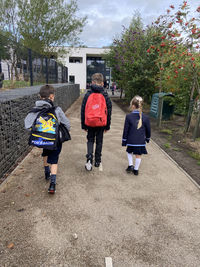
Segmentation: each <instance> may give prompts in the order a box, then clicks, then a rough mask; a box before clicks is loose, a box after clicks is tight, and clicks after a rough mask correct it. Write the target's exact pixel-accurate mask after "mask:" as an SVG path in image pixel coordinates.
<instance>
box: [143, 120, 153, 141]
mask: <svg viewBox="0 0 200 267" xmlns="http://www.w3.org/2000/svg"><path fill="white" fill-rule="evenodd" d="M144 125H145V134H146V142H147V143H149V140H150V138H151V125H150V120H149V118H148V117H146V118H145V124H144Z"/></svg>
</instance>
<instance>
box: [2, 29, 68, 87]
mask: <svg viewBox="0 0 200 267" xmlns="http://www.w3.org/2000/svg"><path fill="white" fill-rule="evenodd" d="M2 72H3V74H4V80H5V81H6V80H11V81H24V82H26V83H27V84H30V85H31V86H32V85H37V84H40V83H66V82H68V69H67V67H65V66H64V65H62V64H61V63H60V62H58V61H57V60H56V59H54V58H53V56H51V57H47V56H43V55H41V54H38V53H36V52H35V51H33V50H31V49H30V48H27V47H24V46H23V45H21V44H19V43H16V42H14V41H13V40H11V39H9V38H7V37H5V36H3V35H2V34H0V73H2ZM5 84H6V82H5Z"/></svg>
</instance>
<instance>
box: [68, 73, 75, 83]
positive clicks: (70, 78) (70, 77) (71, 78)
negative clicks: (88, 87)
mask: <svg viewBox="0 0 200 267" xmlns="http://www.w3.org/2000/svg"><path fill="white" fill-rule="evenodd" d="M69 82H70V83H75V76H72V75H70V76H69Z"/></svg>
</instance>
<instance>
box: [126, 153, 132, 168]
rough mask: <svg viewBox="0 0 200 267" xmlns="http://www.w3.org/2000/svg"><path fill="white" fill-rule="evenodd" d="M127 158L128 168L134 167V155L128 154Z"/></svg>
mask: <svg viewBox="0 0 200 267" xmlns="http://www.w3.org/2000/svg"><path fill="white" fill-rule="evenodd" d="M127 157H128V166H132V165H133V155H132V153H128V152H127Z"/></svg>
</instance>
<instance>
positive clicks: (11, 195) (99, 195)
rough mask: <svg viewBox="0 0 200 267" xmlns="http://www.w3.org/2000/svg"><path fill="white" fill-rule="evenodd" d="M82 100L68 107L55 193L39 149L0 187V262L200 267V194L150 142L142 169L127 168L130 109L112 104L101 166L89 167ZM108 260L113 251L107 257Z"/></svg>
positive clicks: (10, 265)
mask: <svg viewBox="0 0 200 267" xmlns="http://www.w3.org/2000/svg"><path fill="white" fill-rule="evenodd" d="M80 104H81V99H79V100H78V101H77V102H76V103H75V104H74V105H73V106H72V107H71V108H70V109H69V110H68V112H67V114H68V115H69V118H70V120H71V124H72V132H71V134H72V141H70V142H67V143H65V144H64V147H63V151H62V154H61V157H60V168H59V174H58V180H57V182H58V185H57V193H56V195H54V196H51V195H48V194H47V188H48V183H46V182H45V180H44V177H43V169H42V163H41V158H40V151H39V150H38V149H33V151H32V152H31V153H30V154H29V155H28V156H27V157H26V158H25V160H24V161H23V162H22V163H21V164H20V166H19V167H18V168H17V169H16V170H15V171H14V172H13V173H12V174H11V175H10V177H9V179H8V180H7V181H8V183H7V184H4V185H3V186H1V187H0V188H1V189H0V203H1V205H0V266H1V267H3V266H7V267H14V266H20V267H21V266H27V267H37V266H42V267H59V266H60V267H61V266H62V267H67V266H69V267H82V266H83V267H97V266H98V267H101V266H102V267H103V266H105V258H106V257H111V258H112V262H113V266H114V267H135V266H142V267H143V266H144V267H146V266H153V267H154V266H159V267H163V266H166V267H168V266H176V267H177V266H180V267H183V266H188V267H198V266H200V227H199V225H200V194H199V189H198V188H197V187H196V186H195V185H194V184H193V183H192V182H191V181H190V180H189V179H188V177H187V176H186V175H185V174H184V173H183V172H182V171H181V170H180V169H179V168H178V167H177V166H176V165H175V164H174V163H173V162H172V161H171V160H170V159H169V158H168V157H167V156H166V155H165V154H164V153H163V152H162V151H161V150H160V149H159V148H158V147H157V146H156V145H154V144H153V143H150V144H149V145H148V148H147V149H148V152H149V154H148V155H147V156H144V157H143V160H142V164H141V169H140V175H139V176H138V177H137V176H134V175H128V174H126V172H125V168H126V167H127V159H126V153H125V148H123V147H121V135H122V129H123V123H124V117H125V114H124V113H123V111H121V110H120V109H119V108H118V107H117V106H116V105H115V104H113V116H112V129H111V131H110V132H108V133H107V134H106V135H105V139H104V148H103V172H100V171H99V170H98V169H96V168H95V169H94V171H92V172H89V173H88V172H86V171H85V169H84V164H85V154H86V138H85V132H83V131H82V130H81V129H80V117H79V114H80ZM107 260H109V258H107Z"/></svg>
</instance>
